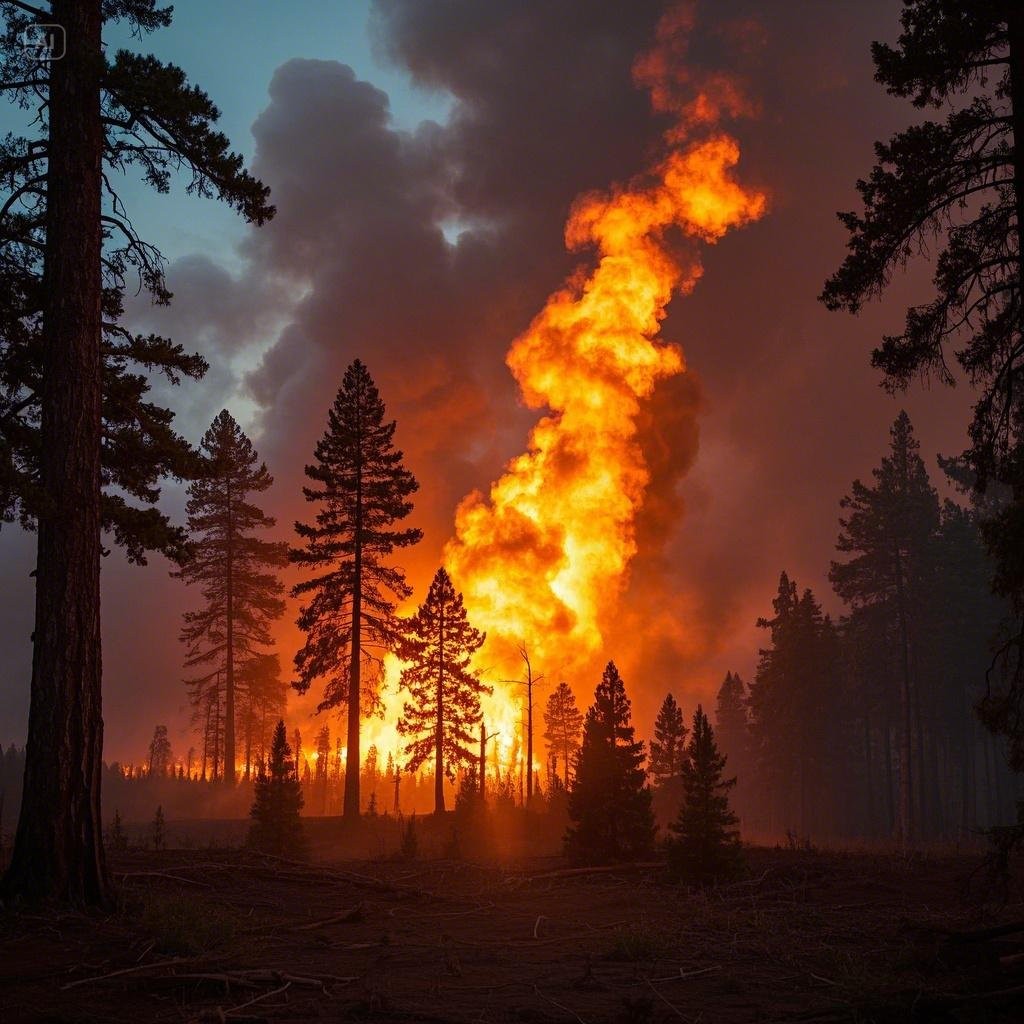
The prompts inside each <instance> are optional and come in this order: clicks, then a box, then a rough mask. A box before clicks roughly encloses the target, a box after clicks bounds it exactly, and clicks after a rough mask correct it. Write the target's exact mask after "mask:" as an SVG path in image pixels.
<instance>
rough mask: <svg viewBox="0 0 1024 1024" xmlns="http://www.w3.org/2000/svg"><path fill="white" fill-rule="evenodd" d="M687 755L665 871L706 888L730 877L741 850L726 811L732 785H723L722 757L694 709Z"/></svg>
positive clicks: (732, 817) (707, 726)
mask: <svg viewBox="0 0 1024 1024" xmlns="http://www.w3.org/2000/svg"><path fill="white" fill-rule="evenodd" d="M686 754H687V756H686V761H685V763H684V765H683V788H684V792H685V796H684V799H683V806H682V808H681V810H680V811H679V817H678V818H677V819H676V821H674V822H673V823H672V825H670V826H669V828H670V830H671V832H672V833H673V838H672V839H670V840H669V843H668V855H669V866H670V868H671V869H672V871H673V872H674V873H675V874H676V875H678V876H679V877H680V878H683V879H685V880H686V881H689V882H696V883H699V884H707V883H710V882H714V881H716V880H718V879H721V878H728V877H730V876H732V875H734V874H735V873H736V871H737V870H738V868H739V864H740V859H741V855H742V849H741V847H740V839H739V832H738V831H737V830H736V824H737V820H736V815H734V814H733V813H732V811H730V810H729V796H728V793H729V790H730V789H731V788H732V787H733V786H734V785H735V784H736V779H735V778H732V779H728V780H723V779H722V772H723V771H724V769H725V757H723V756H722V754H721V753H719V750H718V744H717V743H715V734H714V731H713V730H712V728H711V723H710V722H708V719H707V716H706V715H705V714H704V710H703V709H702V708H701V706H700V705H699V704H698V705H697V710H696V711H695V712H694V715H693V732H692V733H691V735H690V743H689V746H688V747H687V749H686Z"/></svg>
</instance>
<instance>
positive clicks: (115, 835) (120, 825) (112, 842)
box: [107, 808, 128, 853]
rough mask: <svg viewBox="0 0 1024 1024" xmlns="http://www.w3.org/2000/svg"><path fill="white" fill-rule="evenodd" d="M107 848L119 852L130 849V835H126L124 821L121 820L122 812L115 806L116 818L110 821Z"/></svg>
mask: <svg viewBox="0 0 1024 1024" xmlns="http://www.w3.org/2000/svg"><path fill="white" fill-rule="evenodd" d="M107 848H108V849H110V850H113V851H115V852H117V853H123V852H124V851H125V850H127V849H128V837H127V836H126V835H125V831H124V822H123V821H122V820H121V812H120V811H119V810H118V809H117V808H114V820H113V821H112V822H111V823H110V832H109V833H108V834H107Z"/></svg>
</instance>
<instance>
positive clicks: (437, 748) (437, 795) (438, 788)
mask: <svg viewBox="0 0 1024 1024" xmlns="http://www.w3.org/2000/svg"><path fill="white" fill-rule="evenodd" d="M434 729H435V731H434V813H435V814H444V810H445V808H444V605H443V604H442V606H441V610H440V614H439V615H438V641H437V724H436V726H435V727H434Z"/></svg>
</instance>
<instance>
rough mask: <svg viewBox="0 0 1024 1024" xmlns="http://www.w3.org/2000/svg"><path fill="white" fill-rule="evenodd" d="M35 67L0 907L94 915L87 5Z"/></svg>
mask: <svg viewBox="0 0 1024 1024" xmlns="http://www.w3.org/2000/svg"><path fill="white" fill-rule="evenodd" d="M52 20H53V21H54V22H55V23H58V24H60V25H62V26H63V28H64V30H65V36H66V41H67V52H66V54H65V56H64V57H63V58H62V59H60V60H56V61H54V62H53V63H52V64H51V65H50V66H49V72H50V88H49V109H48V112H47V113H48V116H49V152H48V160H49V163H48V169H47V209H46V231H47V238H46V256H45V269H44V282H45V299H44V302H45V305H44V310H43V380H42V395H41V402H42V444H41V449H40V475H41V485H42V490H43V499H44V505H43V508H42V510H41V513H40V516H39V539H38V557H37V563H36V619H35V632H34V634H33V652H32V687H31V705H30V709H29V723H28V743H27V750H26V759H25V787H24V796H23V798H22V805H21V816H20V819H19V821H18V831H17V836H16V838H15V845H14V854H13V858H12V861H11V865H10V868H9V870H8V872H7V876H6V878H5V879H4V893H5V896H6V897H7V898H9V899H13V900H24V901H29V902H35V901H40V900H47V899H54V900H58V901H60V902H63V903H71V904H87V905H96V904H103V903H105V902H106V901H107V896H108V885H107V875H106V869H105V865H104V858H103V841H102V832H101V829H102V825H101V818H100V772H101V757H102V747H103V719H102V709H101V687H102V671H101V652H100V443H101V401H102V378H101V365H102V364H101V354H100V331H101V315H100V290H101V282H100V257H101V247H102V239H101V233H100V188H101V167H102V159H103V126H102V124H101V122H100V70H101V59H102V49H101V29H102V16H101V11H100V2H99V0H54V3H53V11H52Z"/></svg>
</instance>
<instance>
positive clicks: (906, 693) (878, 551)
mask: <svg viewBox="0 0 1024 1024" xmlns="http://www.w3.org/2000/svg"><path fill="white" fill-rule="evenodd" d="M891 437H892V443H891V450H890V454H889V455H888V456H886V457H885V458H883V459H882V464H881V466H880V467H879V468H878V469H875V470H873V471H872V474H873V476H874V478H875V485H874V486H873V487H867V486H865V485H864V484H862V483H861V482H860V481H859V480H855V481H854V482H853V487H852V489H851V493H850V494H849V495H848V496H847V497H844V498H843V500H842V501H841V502H840V507H841V508H843V509H844V510H846V515H845V517H844V518H841V519H840V520H839V524H840V527H841V531H840V534H839V539H838V541H837V542H836V548H837V549H838V550H839V551H840V552H842V553H845V554H849V555H851V556H852V557H850V558H849V560H848V561H846V562H833V563H832V568H831V571H830V572H829V579H830V580H831V581H832V586H833V587H834V588H835V591H836V593H837V594H838V595H839V596H840V597H841V598H842V599H843V600H844V601H846V602H847V603H849V604H850V605H852V606H853V607H854V608H855V609H856V608H863V607H868V606H870V607H874V608H876V609H878V610H880V611H882V612H883V621H885V622H886V625H887V627H888V626H890V625H891V627H892V628H891V629H889V628H887V632H888V633H890V634H891V635H893V636H894V638H895V645H894V646H895V650H894V651H893V654H894V659H895V662H896V664H897V665H898V666H899V680H900V719H901V721H900V766H901V772H900V806H899V816H900V819H899V820H900V830H901V834H902V837H903V839H904V841H910V840H911V839H912V838H913V834H914V821H913V800H912V796H911V794H912V788H911V787H912V781H913V780H912V760H911V754H912V744H911V735H912V729H913V721H914V715H915V712H916V713H917V714H918V715H919V714H920V711H919V701H920V694H919V687H916V686H915V679H914V672H913V665H914V663H915V657H914V654H915V648H916V647H918V646H919V645H920V639H921V638H920V636H918V639H917V642H916V643H915V631H917V632H918V633H919V632H920V631H919V630H918V629H917V627H919V625H920V624H919V623H918V622H916V621H915V619H916V618H917V617H918V614H919V611H920V609H922V608H923V606H924V605H925V603H926V596H927V593H928V590H929V588H930V586H931V565H932V549H933V546H934V543H935V535H936V533H937V531H938V527H939V499H938V495H937V494H936V492H935V489H934V488H933V487H932V485H931V481H930V480H929V479H928V471H927V470H926V469H925V466H924V462H923V461H922V460H921V456H920V455H919V454H918V449H919V447H920V445H919V444H918V442H917V440H916V439H915V438H914V432H913V428H912V427H911V424H910V417H909V416H907V414H906V413H905V412H901V413H900V414H899V416H898V417H897V419H896V422H895V423H894V424H893V427H892V431H891ZM915 703H917V704H918V706H917V707H915Z"/></svg>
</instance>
